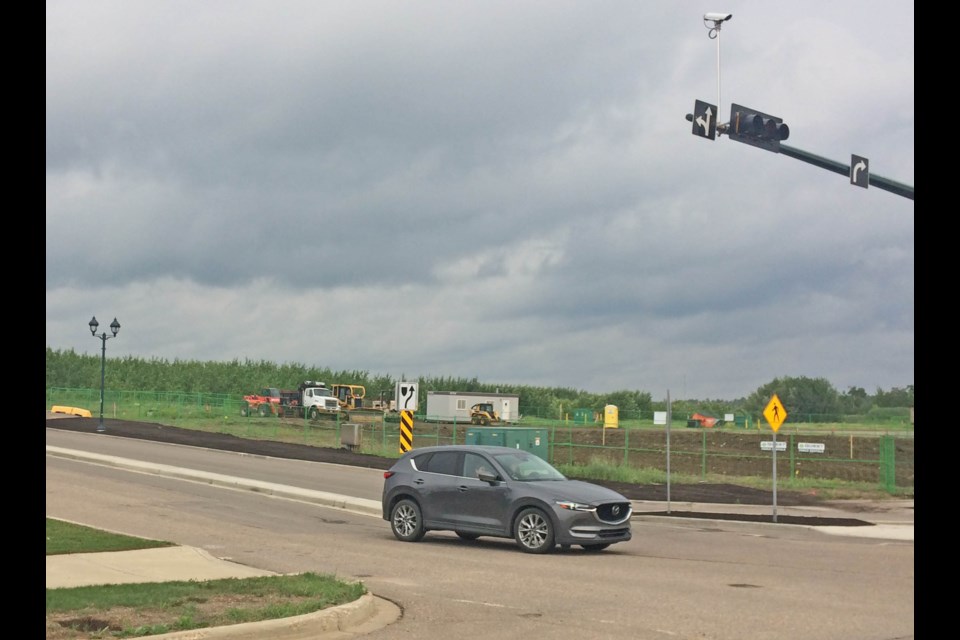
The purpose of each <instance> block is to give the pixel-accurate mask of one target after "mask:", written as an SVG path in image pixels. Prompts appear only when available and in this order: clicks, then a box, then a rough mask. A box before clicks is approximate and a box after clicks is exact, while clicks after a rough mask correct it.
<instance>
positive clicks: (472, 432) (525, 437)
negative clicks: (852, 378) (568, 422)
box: [464, 427, 550, 462]
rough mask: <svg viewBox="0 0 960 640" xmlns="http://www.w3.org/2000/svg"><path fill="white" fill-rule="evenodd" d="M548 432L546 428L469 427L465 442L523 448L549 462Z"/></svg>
mask: <svg viewBox="0 0 960 640" xmlns="http://www.w3.org/2000/svg"><path fill="white" fill-rule="evenodd" d="M547 434H548V431H547V430H546V429H526V428H521V427H504V428H497V427H483V428H474V429H468V430H467V435H466V436H465V437H464V443H465V444H483V445H493V446H498V447H511V448H514V449H522V450H523V451H529V452H530V453H532V454H534V455H536V456H538V457H540V458H543V459H544V460H546V461H547V462H549V461H550V460H549V457H550V447H549V442H548V438H547Z"/></svg>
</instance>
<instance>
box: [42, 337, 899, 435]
mask: <svg viewBox="0 0 960 640" xmlns="http://www.w3.org/2000/svg"><path fill="white" fill-rule="evenodd" d="M46 356H47V357H46V386H47V388H48V389H50V388H54V387H60V388H97V389H99V387H100V373H101V371H100V367H101V361H100V357H99V356H96V355H87V354H78V353H76V352H75V351H74V350H73V349H68V350H60V349H51V348H50V347H47V354H46ZM105 372H106V382H105V385H106V386H107V388H109V389H111V390H115V391H157V392H172V393H211V394H223V395H237V396H242V395H245V394H249V393H253V392H257V391H259V390H260V389H261V388H263V387H279V388H282V389H295V388H296V387H297V385H299V384H300V383H301V382H304V381H306V380H314V381H320V382H325V383H326V384H327V385H328V386H329V385H332V384H359V385H363V386H364V387H365V388H366V390H367V398H368V400H374V399H383V400H391V399H393V394H394V389H395V388H396V383H397V382H399V381H401V380H402V381H407V382H417V384H418V389H419V392H420V398H418V403H419V405H420V406H421V407H426V392H427V391H442V392H460V393H463V392H473V393H507V394H515V395H517V396H519V412H520V414H521V415H523V414H529V415H539V416H543V417H550V416H559V415H561V414H562V413H563V412H571V411H573V410H574V409H588V410H591V411H594V412H601V413H602V412H603V410H604V407H606V406H607V405H615V406H616V407H617V408H618V411H619V412H620V414H621V415H624V416H628V415H629V416H634V415H640V416H645V417H649V416H652V414H653V412H655V411H665V410H666V409H667V407H666V399H660V400H654V399H653V397H652V396H651V394H650V393H649V392H647V391H640V390H628V389H621V390H617V391H611V392H608V393H591V392H588V391H584V390H582V389H572V388H567V387H533V386H528V385H515V384H502V383H501V384H497V383H487V382H481V381H479V380H478V379H477V378H476V377H474V378H454V377H445V376H420V377H417V378H407V377H403V376H401V377H400V378H399V379H398V378H393V377H391V376H387V375H377V374H371V373H370V372H368V371H358V370H340V371H335V370H333V369H330V368H323V367H316V366H307V365H305V364H298V363H285V364H278V363H275V362H270V361H267V360H259V361H256V360H250V359H244V360H238V359H234V360H231V361H229V362H217V361H199V360H180V359H174V360H173V361H170V360H166V359H164V358H149V359H144V358H139V357H133V356H123V357H116V358H107V364H106V369H105ZM774 393H775V394H777V396H778V397H779V398H780V400H781V402H782V403H783V405H784V406H785V407H789V411H790V419H791V421H801V422H802V421H804V420H805V416H816V421H820V422H822V421H840V420H842V418H843V416H851V415H857V416H871V415H872V416H878V417H884V416H895V415H900V416H902V415H905V413H906V412H909V409H910V408H912V407H913V385H912V384H910V385H907V386H906V387H903V388H898V387H893V388H891V389H889V390H887V391H884V390H883V389H880V388H878V389H876V390H875V392H874V393H873V394H872V395H871V394H870V393H868V392H867V391H866V390H865V389H863V388H860V387H850V388H848V389H847V390H845V391H843V392H838V391H837V390H836V389H835V388H834V387H833V385H831V384H830V382H829V381H827V380H826V379H824V378H808V377H782V378H774V379H773V380H771V381H770V382H768V383H766V384H764V385H762V386H760V387H759V388H758V389H756V390H755V391H754V392H753V393H751V394H749V395H748V396H745V397H743V398H735V399H728V400H722V399H699V400H695V399H686V398H684V399H674V400H673V401H672V402H671V411H672V413H673V415H674V416H675V417H677V416H681V415H690V414H692V413H694V412H699V413H703V414H708V415H714V416H717V417H720V418H722V417H723V416H724V415H726V414H730V413H733V414H747V415H752V416H759V415H760V414H762V412H763V409H764V408H765V407H766V405H767V403H768V402H769V401H770V398H771V397H772V396H773V394H774Z"/></svg>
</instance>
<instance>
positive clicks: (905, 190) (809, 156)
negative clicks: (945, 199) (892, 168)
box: [780, 143, 913, 200]
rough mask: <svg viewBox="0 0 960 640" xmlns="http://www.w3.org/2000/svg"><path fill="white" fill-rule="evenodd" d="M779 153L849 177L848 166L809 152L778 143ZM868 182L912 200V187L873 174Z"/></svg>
mask: <svg viewBox="0 0 960 640" xmlns="http://www.w3.org/2000/svg"><path fill="white" fill-rule="evenodd" d="M780 153H782V154H784V155H787V156H790V157H791V158H796V159H797V160H802V161H804V162H806V163H808V164H812V165H813V166H815V167H820V168H821V169H826V170H827V171H833V172H834V173H839V174H840V175H842V176H847V177H849V176H850V169H851V167H850V165H847V164H844V163H842V162H837V161H836V160H830V159H829V158H824V157H821V156H818V155H815V154H813V153H810V152H809V151H804V150H802V149H797V148H795V147H789V146H787V145H785V144H783V143H780ZM869 181H870V185H871V186H874V187H876V188H878V189H883V190H884V191H889V192H890V193H895V194H897V195H898V196H903V197H904V198H909V199H910V200H913V187H911V186H909V185H905V184H903V183H902V182H897V181H895V180H890V179H889V178H884V177H881V176H878V175H876V174H874V173H871V174H870V175H869Z"/></svg>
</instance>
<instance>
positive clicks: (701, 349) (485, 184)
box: [46, 0, 914, 400]
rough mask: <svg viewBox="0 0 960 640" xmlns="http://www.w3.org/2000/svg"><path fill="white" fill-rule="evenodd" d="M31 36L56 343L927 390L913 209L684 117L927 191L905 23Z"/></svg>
mask: <svg viewBox="0 0 960 640" xmlns="http://www.w3.org/2000/svg"><path fill="white" fill-rule="evenodd" d="M706 12H724V13H732V14H733V18H732V19H731V20H729V21H727V22H724V23H722V28H721V31H720V34H719V35H720V37H719V38H711V37H710V30H709V29H708V28H707V27H708V26H713V23H707V24H706V25H705V23H704V20H703V15H704V13H706ZM714 35H716V33H714ZM46 38H47V44H46V47H47V55H46V211H47V213H46V306H47V316H46V333H47V336H46V340H47V346H48V347H50V348H53V349H64V350H66V349H74V350H76V351H77V352H78V353H86V354H96V355H99V353H100V348H101V342H100V340H99V339H96V338H94V337H92V336H91V335H90V331H89V329H88V328H87V323H88V322H89V320H90V318H91V316H94V315H95V316H96V317H97V320H98V321H99V322H100V331H104V330H107V331H109V328H108V325H109V324H110V322H111V321H112V320H113V318H114V317H116V318H117V320H118V321H119V322H120V324H121V325H122V329H121V330H120V333H119V335H118V336H117V338H115V339H111V340H109V341H108V342H107V345H106V346H107V357H108V358H110V357H122V356H134V357H141V358H145V359H150V358H154V357H156V358H162V359H167V360H170V361H173V360H174V359H180V360H201V361H207V360H213V361H232V360H234V359H237V360H240V361H243V360H245V359H251V360H255V361H259V360H267V361H272V362H276V363H278V364H281V363H298V364H304V365H307V366H316V367H321V368H323V367H329V368H330V369H333V370H335V371H340V370H351V371H352V370H357V371H367V372H369V373H370V374H372V375H378V374H383V375H390V376H394V377H397V378H400V377H404V378H407V379H413V378H415V377H416V376H450V377H455V378H461V377H462V378H473V377H476V378H478V379H479V380H480V381H481V382H485V383H496V384H518V385H533V386H547V387H570V388H574V389H583V390H586V391H591V392H607V391H616V390H622V389H631V390H634V389H635V390H640V391H645V392H649V393H650V394H651V395H652V397H653V398H654V399H658V400H659V399H663V398H665V397H666V395H667V393H668V392H669V394H670V396H671V398H674V399H680V398H695V399H707V398H714V399H736V398H740V397H743V396H747V395H749V394H751V393H752V392H754V391H755V390H756V389H757V388H758V387H759V386H761V385H763V384H765V383H767V382H770V381H771V380H772V379H773V378H775V377H784V376H789V377H800V376H806V377H813V378H825V379H827V380H828V381H829V382H830V383H831V384H832V385H833V386H834V387H835V388H836V389H837V390H838V391H841V392H843V391H846V390H848V389H849V388H850V387H862V388H864V389H866V390H867V391H868V392H869V393H874V392H875V391H876V390H877V388H882V389H883V390H889V389H891V388H893V387H900V388H903V387H906V386H907V385H911V384H913V383H914V201H913V200H911V199H909V198H906V197H903V196H901V195H897V194H895V193H891V192H890V191H886V190H883V189H880V188H877V187H876V185H871V186H870V187H869V188H868V189H863V188H860V187H857V186H854V185H852V184H850V180H849V178H848V177H847V176H845V175H840V174H837V173H834V172H832V171H829V170H826V169H823V168H820V167H816V166H813V165H811V164H807V163H805V162H802V161H800V160H798V159H795V158H792V157H789V156H786V155H783V154H774V153H771V152H769V151H765V150H762V149H758V148H755V147H752V146H749V145H746V144H741V143H739V142H736V141H733V140H731V139H729V138H728V137H727V136H725V135H724V136H718V137H717V139H716V140H709V139H707V138H703V137H699V136H696V135H693V133H692V129H693V125H692V124H691V123H690V122H688V121H687V120H686V119H685V115H686V114H687V113H692V112H693V110H694V102H695V101H696V100H702V101H704V102H708V103H710V104H714V105H718V106H719V111H720V121H721V122H726V121H728V120H729V117H730V104H731V103H737V104H740V105H744V106H748V107H751V108H754V109H757V110H759V111H763V112H766V113H768V114H772V115H774V116H778V117H780V118H783V120H784V122H786V123H787V124H788V125H789V127H790V137H789V139H788V140H787V141H786V142H784V144H786V145H788V146H790V147H792V148H795V149H800V150H802V151H806V152H809V153H813V154H816V155H818V156H821V157H823V158H826V159H829V160H832V161H835V162H839V163H843V164H844V165H849V164H850V161H851V154H856V155H858V156H863V157H866V158H868V159H869V161H870V172H871V174H872V175H873V176H874V177H878V176H879V177H882V178H886V179H888V180H893V181H896V182H898V183H902V184H904V185H907V186H909V187H912V186H913V184H914V122H913V121H914V6H913V3H912V2H903V1H902V0H883V1H873V0H870V1H867V0H849V1H848V0H843V1H841V2H837V1H836V0H830V1H819V0H810V1H805V2H768V1H765V0H756V1H751V0H723V2H717V1H715V0H711V1H710V2H699V1H697V2H675V1H672V0H658V1H653V0H651V1H649V2H638V1H636V0H589V1H588V0H578V1H569V2H568V1H563V0H542V1H532V0H531V1H525V0H509V1H499V0H482V1H481V0H456V1H450V0H416V1H408V2H402V1H401V2H397V1H396V0H390V1H388V0H382V1H381V0H350V1H347V0H330V1H324V2H316V1H313V0H310V1H287V0H279V1H276V2H264V1H258V2H252V1H245V0H230V1H226V0H224V1H219V0H212V1H206V2H193V1H191V2H186V1H178V0H165V1H163V2H128V1H124V0H111V1H100V0H70V1H67V0H48V1H47V3H46Z"/></svg>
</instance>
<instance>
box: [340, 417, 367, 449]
mask: <svg viewBox="0 0 960 640" xmlns="http://www.w3.org/2000/svg"><path fill="white" fill-rule="evenodd" d="M362 440H363V429H361V428H360V425H359V424H355V423H344V424H342V425H340V444H341V445H343V446H344V447H348V448H350V449H359V448H360V445H361V444H362Z"/></svg>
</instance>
